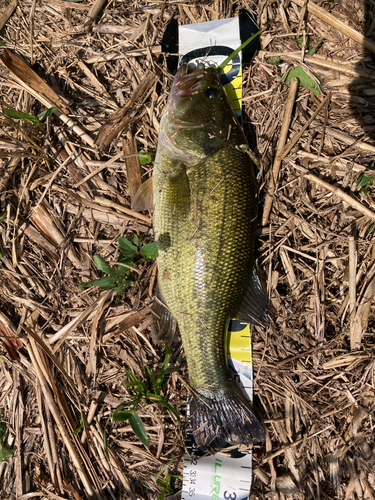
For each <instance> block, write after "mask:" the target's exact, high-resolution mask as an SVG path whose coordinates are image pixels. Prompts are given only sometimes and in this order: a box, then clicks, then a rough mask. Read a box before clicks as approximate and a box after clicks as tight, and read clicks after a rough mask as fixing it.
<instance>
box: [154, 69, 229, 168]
mask: <svg viewBox="0 0 375 500" xmlns="http://www.w3.org/2000/svg"><path fill="white" fill-rule="evenodd" d="M233 119H234V113H233V109H232V106H231V105H230V103H229V101H228V98H227V95H226V93H225V90H224V89H223V86H222V85H221V83H220V79H219V75H218V73H217V71H216V69H215V68H214V67H212V66H208V67H205V65H204V64H203V63H199V64H198V65H197V66H196V67H195V68H192V67H190V66H189V65H188V64H183V65H182V66H181V67H180V68H179V70H178V72H177V74H176V76H175V79H174V81H173V85H172V89H171V93H170V96H169V100H168V104H167V108H166V111H165V114H164V116H163V119H162V122H161V127H160V129H161V134H160V136H159V144H160V143H162V144H163V143H164V145H165V146H167V147H168V149H169V152H171V151H173V156H175V157H179V159H181V160H185V163H192V164H194V162H195V163H197V162H198V161H200V160H201V159H203V158H204V157H205V156H207V155H208V154H212V153H214V152H216V151H218V150H219V149H220V148H221V146H222V145H223V143H224V141H226V140H227V139H228V135H230V130H231V123H233Z"/></svg>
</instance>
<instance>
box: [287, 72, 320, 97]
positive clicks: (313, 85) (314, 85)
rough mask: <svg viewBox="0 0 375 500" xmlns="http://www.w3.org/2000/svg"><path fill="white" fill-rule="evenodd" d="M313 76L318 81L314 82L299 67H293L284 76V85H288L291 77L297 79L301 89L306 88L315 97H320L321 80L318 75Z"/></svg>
mask: <svg viewBox="0 0 375 500" xmlns="http://www.w3.org/2000/svg"><path fill="white" fill-rule="evenodd" d="M314 76H315V78H316V79H317V80H318V81H316V80H314V79H313V78H312V77H311V76H310V75H308V74H307V73H306V71H305V70H304V69H303V68H301V66H295V67H294V68H292V69H290V70H289V71H288V72H287V74H286V75H285V83H290V82H291V80H292V78H293V77H295V78H298V80H299V84H300V85H301V86H302V87H306V88H308V89H310V90H311V92H313V93H314V94H315V95H316V96H320V94H321V92H322V89H321V83H322V79H321V78H320V76H318V75H315V74H314ZM318 82H319V83H318Z"/></svg>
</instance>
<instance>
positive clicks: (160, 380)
mask: <svg viewBox="0 0 375 500" xmlns="http://www.w3.org/2000/svg"><path fill="white" fill-rule="evenodd" d="M165 351H166V352H165V356H164V361H163V365H162V367H161V370H160V373H159V375H158V378H157V380H156V382H155V383H153V386H154V391H155V392H156V394H160V391H161V384H162V383H163V380H164V376H165V371H166V369H167V367H168V363H169V359H170V357H171V348H170V347H169V345H168V344H166V345H165Z"/></svg>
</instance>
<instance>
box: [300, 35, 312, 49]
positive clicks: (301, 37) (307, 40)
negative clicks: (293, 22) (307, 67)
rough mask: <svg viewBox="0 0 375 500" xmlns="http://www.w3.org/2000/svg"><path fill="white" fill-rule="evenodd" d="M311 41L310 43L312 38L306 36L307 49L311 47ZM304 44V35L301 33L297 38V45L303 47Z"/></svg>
mask: <svg viewBox="0 0 375 500" xmlns="http://www.w3.org/2000/svg"><path fill="white" fill-rule="evenodd" d="M309 43H310V39H309V37H308V36H307V35H306V36H305V47H304V48H305V49H308V48H309ZM302 44H303V35H300V36H299V37H298V38H297V45H298V48H300V49H302Z"/></svg>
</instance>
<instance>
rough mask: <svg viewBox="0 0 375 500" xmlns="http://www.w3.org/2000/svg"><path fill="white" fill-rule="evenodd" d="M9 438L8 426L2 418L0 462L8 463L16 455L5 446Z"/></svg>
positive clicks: (0, 423)
mask: <svg viewBox="0 0 375 500" xmlns="http://www.w3.org/2000/svg"><path fill="white" fill-rule="evenodd" d="M7 437H8V432H7V424H6V422H4V421H3V419H2V418H1V417H0V462H6V461H7V460H9V458H10V457H11V456H12V455H13V453H14V450H11V449H10V448H8V447H7V446H6V444H5V443H6V440H7Z"/></svg>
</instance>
